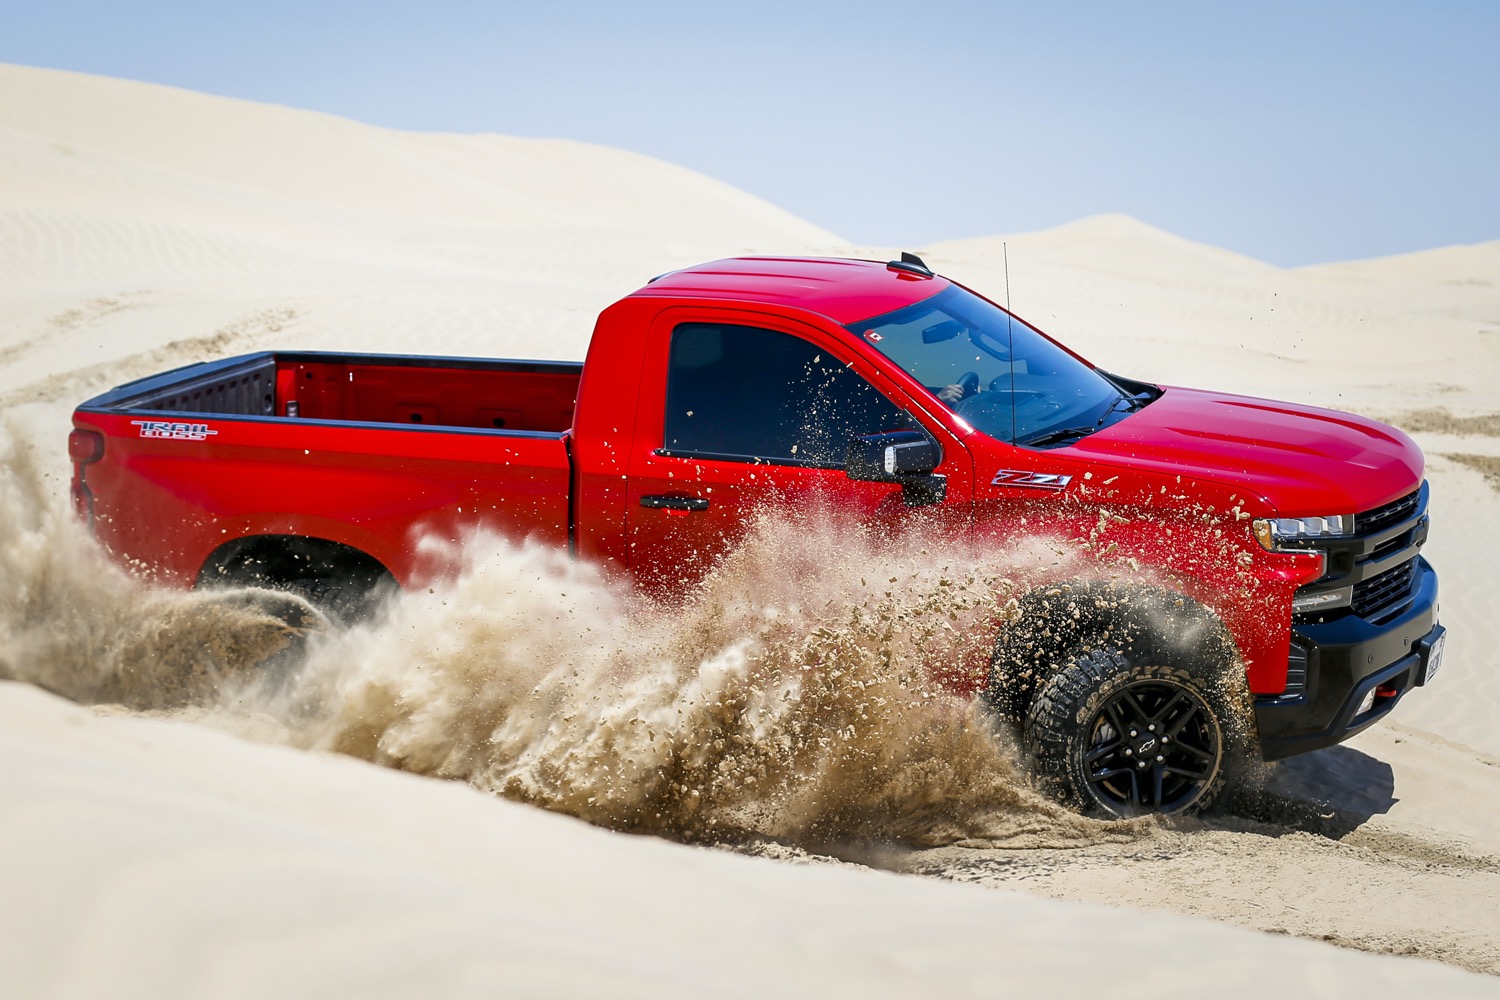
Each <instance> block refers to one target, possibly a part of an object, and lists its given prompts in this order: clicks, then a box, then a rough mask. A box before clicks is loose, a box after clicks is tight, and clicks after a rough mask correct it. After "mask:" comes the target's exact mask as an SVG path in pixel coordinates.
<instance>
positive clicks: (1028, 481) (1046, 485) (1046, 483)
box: [990, 469, 1073, 490]
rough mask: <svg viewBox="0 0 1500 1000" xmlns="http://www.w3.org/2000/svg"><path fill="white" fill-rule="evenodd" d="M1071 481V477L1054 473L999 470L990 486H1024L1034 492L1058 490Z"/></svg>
mask: <svg viewBox="0 0 1500 1000" xmlns="http://www.w3.org/2000/svg"><path fill="white" fill-rule="evenodd" d="M1072 481H1073V477H1072V476H1064V475H1060V474H1059V473H1056V472H1021V471H1020V470H1018V469H1001V470H1000V471H999V472H997V473H995V478H994V479H991V480H990V485H991V486H1026V487H1029V488H1030V489H1034V490H1060V489H1064V488H1065V487H1066V486H1067V485H1068V484H1069V483H1071V482H1072Z"/></svg>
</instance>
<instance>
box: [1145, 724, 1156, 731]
mask: <svg viewBox="0 0 1500 1000" xmlns="http://www.w3.org/2000/svg"><path fill="white" fill-rule="evenodd" d="M1146 730H1147V731H1148V732H1152V733H1154V732H1156V723H1154V722H1153V723H1151V725H1149V726H1147V727H1146Z"/></svg>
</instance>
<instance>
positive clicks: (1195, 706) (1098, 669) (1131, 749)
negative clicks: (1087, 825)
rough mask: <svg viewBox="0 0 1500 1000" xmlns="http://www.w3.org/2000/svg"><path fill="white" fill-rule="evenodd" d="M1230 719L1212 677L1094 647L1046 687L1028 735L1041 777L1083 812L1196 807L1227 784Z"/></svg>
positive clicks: (1034, 708)
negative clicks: (1227, 721)
mask: <svg viewBox="0 0 1500 1000" xmlns="http://www.w3.org/2000/svg"><path fill="white" fill-rule="evenodd" d="M1226 719H1227V715H1226V712H1225V710H1224V707H1223V705H1222V699H1221V698H1220V697H1219V696H1218V693H1217V692H1216V691H1215V690H1214V688H1213V686H1212V685H1211V683H1210V682H1209V681H1207V680H1205V679H1204V678H1202V677H1199V676H1198V675H1196V674H1194V673H1192V672H1189V671H1187V670H1183V669H1180V668H1176V667H1169V666H1159V665H1137V664H1134V663H1132V662H1131V661H1130V660H1129V659H1127V658H1126V657H1125V656H1124V654H1122V653H1120V652H1118V651H1116V650H1090V651H1087V652H1085V653H1082V654H1081V655H1079V656H1077V657H1075V658H1074V659H1073V660H1072V662H1070V663H1069V664H1068V665H1067V666H1065V667H1063V669H1061V670H1060V671H1058V672H1057V673H1056V674H1054V675H1053V676H1052V677H1051V678H1050V679H1049V680H1048V681H1047V682H1046V683H1045V684H1044V685H1043V686H1042V688H1041V690H1040V691H1038V693H1037V696H1036V699H1035V700H1034V701H1033V702H1032V704H1031V706H1030V708H1029V710H1028V712H1027V714H1026V722H1025V727H1024V734H1023V741H1024V744H1025V747H1026V750H1027V751H1028V753H1029V755H1030V756H1031V758H1032V762H1033V766H1034V768H1035V773H1036V776H1037V780H1038V782H1039V783H1040V784H1042V785H1044V786H1047V787H1048V788H1049V789H1050V790H1051V791H1052V792H1053V793H1054V794H1056V795H1057V796H1058V797H1059V798H1060V799H1062V800H1063V801H1064V802H1067V803H1068V804H1070V805H1073V806H1074V807H1075V808H1078V809H1079V810H1080V811H1081V812H1084V813H1088V814H1093V815H1103V816H1114V817H1128V816H1140V815H1144V814H1146V813H1165V814H1184V813H1195V812H1199V811H1201V810H1203V809H1206V808H1207V807H1208V806H1209V805H1211V804H1212V803H1213V801H1214V799H1215V798H1216V797H1217V796H1218V794H1219V792H1220V790H1221V789H1222V788H1223V786H1224V782H1225V770H1226V766H1227V764H1228V762H1229V759H1230V754H1229V747H1230V742H1231V741H1230V739H1229V733H1228V730H1227V729H1226V725H1225V721H1226Z"/></svg>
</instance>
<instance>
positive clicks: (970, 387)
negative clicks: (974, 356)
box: [953, 371, 979, 400]
mask: <svg viewBox="0 0 1500 1000" xmlns="http://www.w3.org/2000/svg"><path fill="white" fill-rule="evenodd" d="M953 384H954V385H956V386H958V387H959V388H960V389H962V390H963V391H964V394H963V395H962V396H960V397H958V398H959V399H961V400H962V399H968V398H969V397H970V396H972V395H974V394H975V393H976V392H978V391H979V373H978V372H973V371H969V372H964V373H963V374H962V375H960V376H959V377H958V381H957V382H955V383H953Z"/></svg>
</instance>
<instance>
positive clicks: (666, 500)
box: [641, 493, 708, 510]
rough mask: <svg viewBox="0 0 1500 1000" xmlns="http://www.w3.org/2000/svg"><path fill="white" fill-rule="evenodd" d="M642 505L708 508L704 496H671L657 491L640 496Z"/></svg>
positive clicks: (695, 508) (679, 508) (658, 507)
mask: <svg viewBox="0 0 1500 1000" xmlns="http://www.w3.org/2000/svg"><path fill="white" fill-rule="evenodd" d="M641 506H642V507H651V508H653V509H656V510H708V500H707V498H705V497H672V496H666V495H665V494H661V493H657V494H651V495H647V496H643V497H641Z"/></svg>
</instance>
